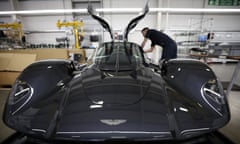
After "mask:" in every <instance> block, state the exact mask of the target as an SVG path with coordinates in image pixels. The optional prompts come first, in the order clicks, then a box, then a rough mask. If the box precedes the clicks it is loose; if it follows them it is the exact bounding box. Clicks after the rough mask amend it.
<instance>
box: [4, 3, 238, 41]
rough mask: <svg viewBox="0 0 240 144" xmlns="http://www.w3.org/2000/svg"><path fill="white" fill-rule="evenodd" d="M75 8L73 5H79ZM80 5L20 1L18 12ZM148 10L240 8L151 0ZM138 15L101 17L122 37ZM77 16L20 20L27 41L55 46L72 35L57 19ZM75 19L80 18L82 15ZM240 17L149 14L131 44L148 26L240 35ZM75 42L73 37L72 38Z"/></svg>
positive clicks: (7, 7) (127, 5)
mask: <svg viewBox="0 0 240 144" xmlns="http://www.w3.org/2000/svg"><path fill="white" fill-rule="evenodd" d="M96 1H97V2H99V3H100V4H99V8H100V7H103V8H142V7H143V6H144V5H145V3H146V1H145V0H141V1H140V0H131V1H129V0H102V1H101V0H100V1H99V0H96ZM78 2H80V4H78V5H74V7H73V3H78ZM81 2H88V1H87V0H72V1H71V0H37V1H36V0H20V1H18V7H17V8H16V7H15V10H41V9H64V8H66V9H71V8H83V7H86V4H85V5H81ZM149 6H150V7H152V8H157V7H161V8H240V7H232V6H231V7H226V6H208V1H207V0H150V1H149ZM6 10H13V6H12V5H11V4H10V2H9V1H0V11H6ZM136 15H137V13H119V14H116V13H114V14H111V13H106V14H105V13H104V14H102V16H103V17H105V18H106V19H107V20H108V21H109V22H110V24H111V25H112V27H113V29H114V31H116V32H118V33H121V31H122V30H123V29H124V28H125V27H126V25H127V23H128V21H129V20H130V19H131V18H133V17H135V16H136ZM74 16H75V15H43V16H42V15H41V16H40V15H37V16H36V15H33V16H30V15H28V16H21V21H22V23H23V29H24V31H26V32H28V33H27V41H28V42H30V43H56V37H62V36H68V37H71V33H70V32H69V33H65V32H64V31H65V30H67V31H70V29H69V30H68V28H63V29H62V30H63V31H59V30H58V28H57V27H56V21H57V20H58V19H61V20H67V21H71V20H73V17H74ZM75 17H77V18H81V14H78V15H76V16H75ZM82 17H83V21H86V24H85V26H86V27H87V32H86V33H88V32H89V33H90V32H91V29H92V31H94V29H95V30H96V29H97V31H99V28H100V27H99V26H98V27H97V28H96V25H98V24H97V23H96V24H94V25H92V27H91V24H90V23H91V20H89V19H91V18H90V17H89V16H86V14H82ZM0 21H1V22H13V18H12V17H9V16H0ZM239 25H240V15H239V14H208V13H205V14H200V13H195V14H189V13H188V14H186V13H169V14H166V13H157V12H155V13H150V14H149V15H147V17H146V18H144V20H142V21H141V22H140V23H139V25H138V26H137V27H136V28H135V31H134V32H132V33H130V36H129V39H130V41H135V42H137V43H140V42H141V41H142V36H141V35H140V30H141V29H142V27H145V26H149V27H151V28H157V29H164V30H166V32H169V33H171V31H174V30H189V29H190V30H205V31H208V30H213V31H214V30H217V31H239V30H240V27H239ZM71 39H73V37H71ZM104 40H109V36H108V34H106V33H105V34H104Z"/></svg>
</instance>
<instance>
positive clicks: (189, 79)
mask: <svg viewBox="0 0 240 144" xmlns="http://www.w3.org/2000/svg"><path fill="white" fill-rule="evenodd" d="M144 10H145V11H144V12H143V14H141V15H139V16H138V17H136V18H134V19H133V20H132V21H130V23H129V25H128V26H127V28H126V31H125V33H124V38H125V40H124V41H122V42H114V41H111V42H105V43H102V44H101V45H100V47H99V48H98V49H97V50H96V52H95V56H94V59H93V62H92V64H89V65H85V66H80V68H79V67H78V69H76V66H75V65H73V63H72V62H70V61H63V60H46V61H39V62H35V63H33V64H31V65H30V66H28V67H27V68H26V69H25V70H24V71H23V72H22V73H21V75H20V76H19V77H18V78H17V80H16V83H15V84H14V86H13V88H12V90H11V93H10V95H9V98H8V101H7V103H6V107H5V113H4V117H3V119H4V122H5V124H6V125H8V126H9V127H11V128H13V129H15V130H16V131H18V132H19V133H21V134H23V135H24V136H25V137H27V138H28V139H30V141H35V142H39V141H40V140H43V141H44V140H46V141H49V140H50V141H51V142H53V143H56V142H57V141H58V142H59V141H61V142H62V141H64V142H66V141H77V142H79V141H80V142H83V141H85V142H86V141H87V142H89V141H108V140H110V141H111V140H114V141H115V140H124V141H125V140H126V141H128V140H129V141H151V142H152V141H162V140H164V141H165V140H183V139H190V138H192V137H193V138H194V137H197V136H199V135H203V134H206V133H210V132H212V131H215V130H217V129H219V128H221V127H223V126H224V125H226V123H227V122H228V121H229V119H230V113H229V108H228V102H227V99H226V95H225V94H224V91H223V88H222V85H221V84H220V82H219V81H218V79H217V78H216V76H215V74H214V73H213V71H212V70H211V68H209V67H208V66H207V65H206V64H204V63H202V62H200V61H197V60H183V59H173V60H169V61H164V62H163V63H161V64H159V67H158V66H156V67H153V66H152V65H151V64H148V63H146V62H145V59H144V56H143V50H142V48H141V47H140V46H139V45H138V44H135V43H131V42H128V41H127V35H128V33H129V31H130V30H131V29H132V28H134V27H135V26H136V25H137V23H138V21H139V20H141V19H142V18H143V17H144V16H145V15H146V13H147V12H148V7H147V6H146V7H145V9H144ZM88 11H89V14H90V15H91V16H92V17H93V18H94V19H97V20H98V21H99V22H100V23H101V24H102V26H103V27H104V28H105V29H106V30H107V31H109V33H110V35H111V37H112V33H111V28H110V26H109V25H108V24H107V23H106V21H105V20H103V19H102V18H101V17H99V16H97V15H95V14H94V13H93V10H92V8H91V7H89V8H88ZM112 38H113V37H112ZM21 140H22V139H21ZM25 140H26V139H25ZM22 141H23V140H22Z"/></svg>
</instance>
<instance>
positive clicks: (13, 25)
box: [0, 22, 23, 41]
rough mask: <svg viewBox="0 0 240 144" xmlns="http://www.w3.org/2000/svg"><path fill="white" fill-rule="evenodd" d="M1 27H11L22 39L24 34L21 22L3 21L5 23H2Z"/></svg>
mask: <svg viewBox="0 0 240 144" xmlns="http://www.w3.org/2000/svg"><path fill="white" fill-rule="evenodd" d="M0 28H6V29H11V30H13V31H15V32H16V33H17V34H18V38H19V40H20V41H21V39H22V36H23V31H22V23H21V22H13V23H3V24H0Z"/></svg>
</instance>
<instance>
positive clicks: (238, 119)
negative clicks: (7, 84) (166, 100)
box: [0, 64, 240, 144]
mask: <svg viewBox="0 0 240 144" xmlns="http://www.w3.org/2000/svg"><path fill="white" fill-rule="evenodd" d="M210 67H212V69H213V70H214V71H215V73H216V75H217V76H218V77H219V79H220V80H221V81H229V80H230V78H231V75H232V73H233V70H234V68H235V64H211V65H210ZM238 79H240V78H238ZM8 94H9V89H2V88H0V116H1V117H2V114H3V109H4V104H5V101H6V99H7V96H8ZM228 100H229V106H230V111H231V120H230V122H229V123H228V124H227V125H226V126H225V127H223V128H221V129H220V130H219V131H220V132H221V133H222V134H223V135H225V136H226V137H227V138H229V139H230V140H232V141H233V142H234V143H236V144H240V136H239V133H238V131H239V130H240V116H239V113H240V91H236V89H235V90H234V91H231V93H230V95H229V97H228ZM12 133H14V131H13V130H12V129H10V128H8V127H7V126H5V125H4V123H3V121H2V118H1V120H0V142H1V141H3V140H4V139H5V138H7V137H8V136H9V135H11V134H12Z"/></svg>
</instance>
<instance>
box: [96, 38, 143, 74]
mask: <svg viewBox="0 0 240 144" xmlns="http://www.w3.org/2000/svg"><path fill="white" fill-rule="evenodd" d="M94 63H95V64H96V65H97V66H99V68H100V69H101V70H113V71H122V70H133V69H136V68H138V67H139V66H141V64H143V63H144V58H143V53H142V49H141V48H140V46H138V45H137V44H135V43H130V42H108V43H103V44H102V45H101V46H100V47H99V48H98V50H97V51H96V54H95V58H94Z"/></svg>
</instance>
